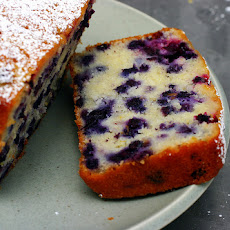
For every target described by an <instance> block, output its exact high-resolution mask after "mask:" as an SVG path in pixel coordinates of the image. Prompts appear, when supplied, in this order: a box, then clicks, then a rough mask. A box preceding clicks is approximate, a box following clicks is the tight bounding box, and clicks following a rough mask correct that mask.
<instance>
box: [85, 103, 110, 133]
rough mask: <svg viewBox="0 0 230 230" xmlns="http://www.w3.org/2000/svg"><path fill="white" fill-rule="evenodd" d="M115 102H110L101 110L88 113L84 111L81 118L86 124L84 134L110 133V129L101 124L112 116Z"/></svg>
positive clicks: (101, 107) (100, 108)
mask: <svg viewBox="0 0 230 230" xmlns="http://www.w3.org/2000/svg"><path fill="white" fill-rule="evenodd" d="M113 104H114V101H108V102H106V103H105V105H102V106H100V107H99V108H97V109H95V110H93V111H91V112H88V111H87V110H83V111H82V113H81V117H82V119H83V120H84V122H85V125H84V128H83V129H84V134H85V135H90V134H92V133H97V134H103V133H105V132H108V131H109V130H108V128H107V127H106V126H103V125H102V124H101V122H102V121H103V120H105V119H107V118H108V117H110V116H111V115H112V107H113Z"/></svg>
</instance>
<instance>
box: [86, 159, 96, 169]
mask: <svg viewBox="0 0 230 230" xmlns="http://www.w3.org/2000/svg"><path fill="white" fill-rule="evenodd" d="M85 165H86V167H87V168H88V169H97V168H98V166H99V160H98V159H97V158H88V159H87V160H86V162H85Z"/></svg>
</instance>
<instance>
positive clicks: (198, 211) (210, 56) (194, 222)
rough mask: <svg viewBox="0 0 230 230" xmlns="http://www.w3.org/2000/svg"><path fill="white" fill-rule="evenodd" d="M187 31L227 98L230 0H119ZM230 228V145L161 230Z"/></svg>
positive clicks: (228, 93) (219, 229) (221, 229)
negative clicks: (205, 182) (199, 189)
mask: <svg viewBox="0 0 230 230" xmlns="http://www.w3.org/2000/svg"><path fill="white" fill-rule="evenodd" d="M118 1H120V2H123V3H125V4H127V5H129V6H132V7H134V8H136V9H138V10H140V11H142V12H144V13H146V14H148V15H150V16H152V17H154V18H155V19H157V20H159V21H160V22H162V23H163V24H165V25H167V26H168V27H176V28H179V29H182V30H184V31H185V32H186V35H187V36H188V37H189V39H190V40H191V42H192V43H193V45H194V46H195V47H196V49H198V50H199V51H200V52H201V54H202V55H203V56H204V57H205V59H206V61H207V63H208V65H209V66H210V68H211V69H212V70H213V71H214V73H215V74H216V75H217V77H218V79H219V81H220V83H221V84H222V86H223V88H224V91H225V94H226V96H227V99H228V102H229V101H230V73H229V72H230V0H174V1H172V0H118ZM172 229H186V230H195V229H201V230H206V229H215V230H226V229H230V148H229V149H228V153H227V159H226V163H225V165H224V167H223V168H222V170H221V171H220V172H219V174H218V176H217V177H216V178H215V179H214V181H213V182H212V184H211V185H210V187H209V188H208V189H207V190H206V192H205V193H204V194H203V195H202V196H201V198H200V199H198V200H197V202H196V203H195V204H194V205H192V206H191V207H190V208H189V209H188V210H187V211H186V212H185V213H184V214H182V215H181V216H180V217H178V218H177V219H176V220H175V221H173V222H172V223H170V224H169V225H168V226H166V227H165V228H164V230H172Z"/></svg>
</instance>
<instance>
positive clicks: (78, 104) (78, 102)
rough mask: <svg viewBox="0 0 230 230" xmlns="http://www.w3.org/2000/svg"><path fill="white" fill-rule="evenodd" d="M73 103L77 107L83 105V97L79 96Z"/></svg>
mask: <svg viewBox="0 0 230 230" xmlns="http://www.w3.org/2000/svg"><path fill="white" fill-rule="evenodd" d="M75 105H76V106H77V107H79V108H81V107H82V106H83V105H84V99H83V97H79V98H78V99H77V100H76V103H75Z"/></svg>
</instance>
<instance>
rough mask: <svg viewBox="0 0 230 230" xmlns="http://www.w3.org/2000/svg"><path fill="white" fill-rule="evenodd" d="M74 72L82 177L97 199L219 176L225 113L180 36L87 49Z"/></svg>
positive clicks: (166, 33)
mask: <svg viewBox="0 0 230 230" xmlns="http://www.w3.org/2000/svg"><path fill="white" fill-rule="evenodd" d="M69 66H70V71H71V76H72V78H73V86H74V103H75V113H76V123H77V126H78V135H79V149H80V151H81V158H80V176H81V177H82V178H83V180H84V181H85V183H86V184H87V185H88V186H89V187H90V188H92V189H93V190H94V191H95V192H96V193H98V194H99V195H100V197H103V198H123V197H134V196H143V195H147V194H155V193H159V192H165V191H168V190H171V189H174V188H179V187H183V186H187V185H190V184H200V183H203V182H206V181H209V180H210V179H212V178H213V177H214V176H216V175H217V173H218V172H219V170H220V169H221V167H222V166H223V164H224V159H225V152H226V149H225V140H224V135H223V130H224V124H223V107H222V103H221V100H220V98H219V96H218V95H217V92H216V89H215V87H214V85H213V84H212V82H211V80H210V75H209V70H208V68H207V66H206V63H205V61H204V59H203V58H202V56H201V55H200V53H199V52H198V51H196V50H195V49H194V47H193V46H192V44H191V42H190V41H189V40H188V38H187V37H186V36H185V34H184V32H183V31H181V30H178V29H174V28H165V29H162V30H161V31H158V32H155V33H151V34H146V35H143V36H136V37H129V38H124V39H120V40H115V41H111V42H106V43H103V44H97V45H94V46H90V47H87V48H86V50H85V51H84V52H83V53H81V54H75V55H73V57H72V58H71V61H70V65H69Z"/></svg>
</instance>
